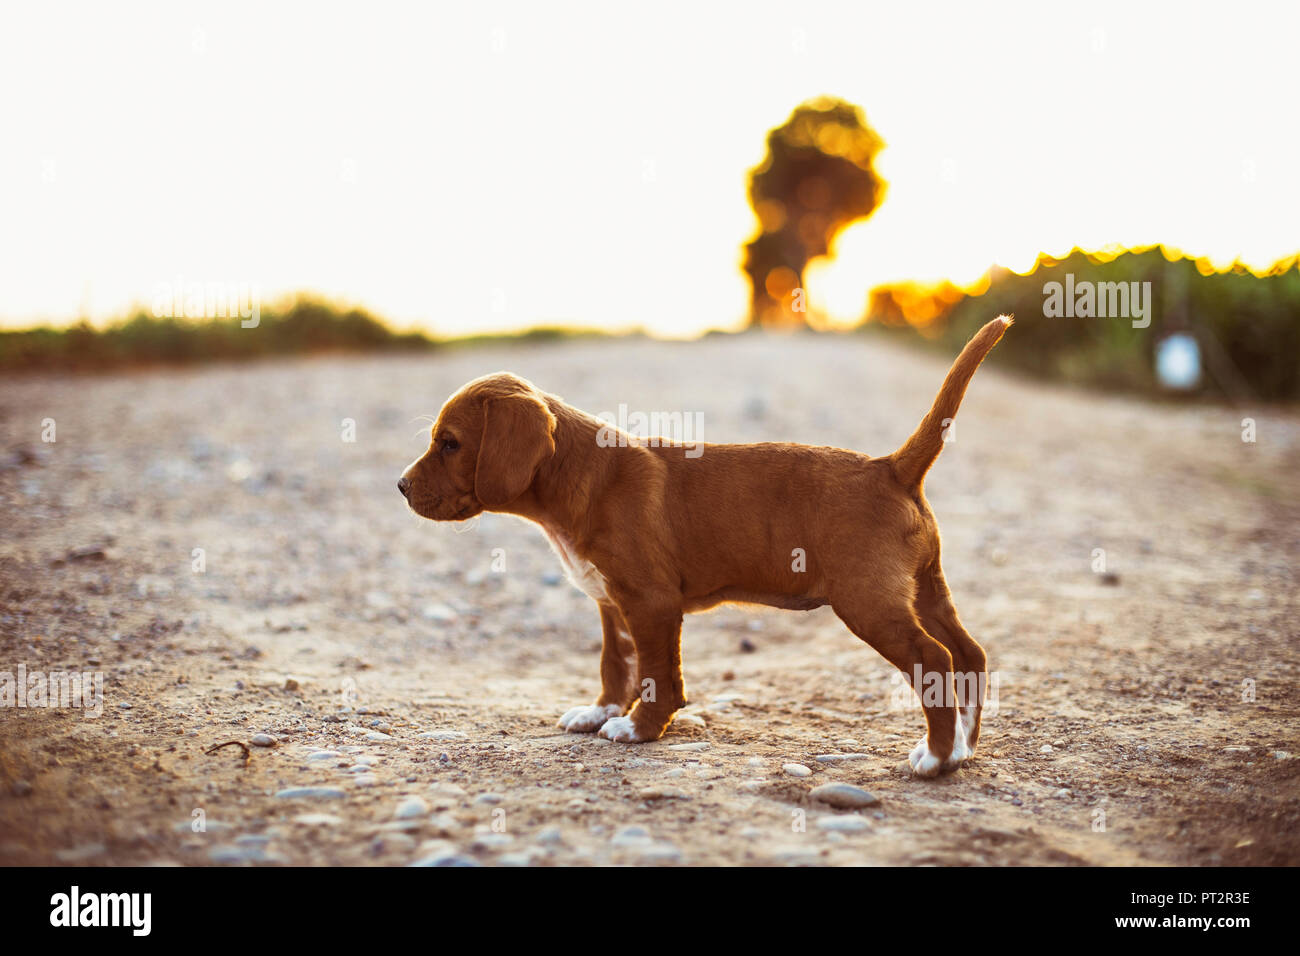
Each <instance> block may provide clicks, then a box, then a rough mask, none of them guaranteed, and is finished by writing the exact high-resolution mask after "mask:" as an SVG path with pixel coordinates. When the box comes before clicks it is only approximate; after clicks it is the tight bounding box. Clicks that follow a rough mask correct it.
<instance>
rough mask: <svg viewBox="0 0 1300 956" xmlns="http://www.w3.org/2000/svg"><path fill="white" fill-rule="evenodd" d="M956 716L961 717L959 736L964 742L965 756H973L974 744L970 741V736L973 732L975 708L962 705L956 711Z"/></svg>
mask: <svg viewBox="0 0 1300 956" xmlns="http://www.w3.org/2000/svg"><path fill="white" fill-rule="evenodd" d="M957 716H958V717H960V718H961V737H962V739H963V740H964V741H965V743H966V754H967V756H970V757H973V756H975V745H974V744H973V743H971V737H972V736H974V734H975V708H974V707H963V708H961V710H959V711H957Z"/></svg>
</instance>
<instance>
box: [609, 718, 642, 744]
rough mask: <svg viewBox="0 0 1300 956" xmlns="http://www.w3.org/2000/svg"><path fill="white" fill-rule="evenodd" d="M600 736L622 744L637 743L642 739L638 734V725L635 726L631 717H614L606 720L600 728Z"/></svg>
mask: <svg viewBox="0 0 1300 956" xmlns="http://www.w3.org/2000/svg"><path fill="white" fill-rule="evenodd" d="M600 736H602V737H605V738H607V739H609V740H612V741H614V742H615V743H620V744H635V743H639V742H640V740H641V738H640V737H638V736H637V734H636V727H635V726H633V724H632V718H631V717H613V718H611V719H609V720H607V721H605V724H604V726H602V727H601V728H600Z"/></svg>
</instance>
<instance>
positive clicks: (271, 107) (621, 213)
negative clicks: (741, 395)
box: [0, 2, 1300, 335]
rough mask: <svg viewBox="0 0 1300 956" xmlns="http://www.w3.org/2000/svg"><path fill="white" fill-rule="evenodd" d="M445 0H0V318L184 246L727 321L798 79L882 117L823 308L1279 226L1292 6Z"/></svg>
mask: <svg viewBox="0 0 1300 956" xmlns="http://www.w3.org/2000/svg"><path fill="white" fill-rule="evenodd" d="M471 6H475V5H471V4H468V3H460V2H452V3H437V4H431V3H426V4H414V3H412V4H382V3H355V4H330V5H326V4H322V3H307V4H301V5H289V4H279V3H264V2H255V3H247V4H245V3H213V4H210V5H209V4H183V3H156V4H143V3H142V4H134V5H131V4H100V3H85V4H57V3H50V4H44V3H42V4H37V3H31V4H6V5H5V6H4V7H3V12H0V137H2V143H3V148H2V149H0V323H3V324H6V325H17V324H30V323H32V322H35V321H44V320H48V321H54V322H63V321H68V320H72V319H74V318H76V317H77V316H79V315H82V314H86V315H89V316H91V317H92V318H94V319H97V320H103V319H107V318H112V317H115V316H118V315H121V314H122V313H124V312H125V311H126V310H127V309H128V308H129V307H130V306H131V305H132V303H139V304H141V305H144V306H145V307H146V308H147V307H148V306H149V304H150V303H151V302H152V301H153V299H154V298H155V296H156V294H157V293H158V292H159V291H160V290H161V289H163V288H165V287H166V285H167V284H175V283H177V281H178V280H179V281H180V282H181V283H183V284H188V283H194V282H203V283H214V282H220V283H225V284H227V286H228V287H231V288H233V287H236V286H240V285H243V286H244V287H248V288H256V289H257V290H258V291H259V292H260V294H261V296H262V298H263V299H264V300H270V299H273V298H275V297H276V296H277V295H279V294H281V293H284V292H288V291H292V290H299V289H303V290H316V291H319V292H322V293H325V294H327V295H329V296H333V297H336V298H339V299H341V300H344V301H346V302H350V303H356V304H361V305H364V306H366V307H369V308H371V309H373V310H375V311H376V312H377V313H379V314H380V315H382V316H384V317H386V318H388V319H390V320H391V321H393V322H394V323H395V324H398V325H400V326H406V325H413V324H420V325H423V326H425V327H428V328H430V329H432V330H434V331H436V332H439V333H463V332H470V331H485V330H497V329H509V328H520V327H525V326H530V325H534V324H538V323H553V322H566V323H574V324H581V325H592V326H610V327H626V326H634V325H640V326H644V327H646V328H649V329H650V330H652V331H655V332H658V333H661V334H666V335H687V334H691V333H695V332H698V331H701V330H703V329H706V328H710V327H735V326H736V325H737V324H739V323H740V322H741V321H742V320H743V318H744V316H745V314H746V309H747V306H748V286H747V283H746V281H745V278H744V276H743V275H742V273H741V272H740V269H739V262H740V256H741V246H742V244H743V243H744V242H745V241H746V240H748V239H749V238H750V237H751V235H752V232H753V230H754V218H753V215H752V213H751V211H750V209H749V205H748V202H747V200H746V195H745V173H746V171H747V170H748V169H749V168H750V167H752V166H753V165H755V164H756V163H757V162H758V161H759V160H760V159H761V158H762V156H763V153H764V138H765V136H766V133H767V131H768V130H769V129H770V128H772V127H773V126H777V125H779V124H781V123H782V122H784V121H785V119H786V118H787V117H788V115H789V113H790V111H791V110H792V109H793V107H794V106H796V105H797V104H798V103H800V102H802V101H803V100H805V99H808V98H811V97H813V96H816V95H818V94H832V95H836V96H840V97H843V98H845V99H848V100H850V101H852V102H855V103H858V104H859V105H861V106H862V107H863V108H864V109H865V111H866V115H867V119H868V121H869V122H870V123H871V124H872V125H873V126H874V127H875V128H876V129H877V130H878V131H879V133H880V134H881V135H882V136H883V137H884V139H885V141H886V142H887V143H888V148H887V149H886V150H885V151H884V152H883V153H881V155H880V157H879V159H878V162H877V168H878V169H879V170H880V171H881V173H882V174H883V175H884V176H885V178H886V179H887V180H889V183H890V186H889V192H888V195H887V198H886V200H885V203H884V205H883V206H881V208H880V209H879V210H878V211H877V213H876V214H875V216H874V217H872V218H871V219H870V220H867V221H866V222H864V223H859V224H858V225H856V226H854V227H852V228H851V229H850V230H848V231H847V232H846V233H844V234H843V236H842V238H841V240H840V243H839V247H838V253H839V257H838V259H837V260H836V261H835V262H834V263H833V264H831V265H829V266H826V267H815V268H813V269H810V271H809V274H808V275H807V277H806V280H807V283H806V284H807V286H808V294H809V297H810V300H811V302H812V304H813V305H814V306H821V307H822V308H824V309H828V310H829V312H830V314H831V315H832V316H834V317H838V318H840V319H846V320H847V319H852V318H856V317H857V316H858V315H860V314H861V312H862V310H863V307H864V305H865V302H866V297H867V293H868V290H869V289H870V288H871V287H872V286H873V285H876V284H880V283H884V282H889V281H896V280H902V279H909V278H912V279H933V278H939V277H945V276H947V277H952V278H954V279H956V280H958V281H970V280H972V279H974V278H975V277H976V276H978V275H979V274H980V273H981V272H983V270H984V269H985V268H986V267H987V266H988V265H989V264H990V263H992V262H998V263H1001V264H1003V265H1007V266H1010V267H1012V268H1018V269H1021V270H1023V269H1024V268H1026V267H1027V266H1028V265H1029V264H1030V263H1032V262H1033V259H1034V256H1035V254H1036V253H1037V252H1038V251H1039V250H1044V251H1048V252H1052V253H1056V254H1063V253H1065V252H1066V251H1068V250H1069V249H1070V248H1071V247H1073V246H1076V245H1078V246H1083V247H1085V248H1098V247H1101V246H1104V245H1107V244H1111V243H1120V244H1123V245H1126V246H1131V245H1139V244H1151V243H1156V242H1164V243H1167V244H1170V245H1173V246H1177V247H1180V248H1182V249H1184V250H1186V251H1188V252H1189V253H1192V254H1195V255H1198V256H1202V255H1206V256H1210V257H1211V258H1212V259H1213V260H1215V261H1216V262H1220V263H1226V262H1228V261H1230V260H1232V259H1233V258H1235V257H1241V258H1242V259H1243V260H1244V261H1246V262H1247V263H1248V264H1251V265H1254V266H1257V267H1263V266H1266V265H1268V264H1270V263H1272V262H1273V261H1275V260H1276V259H1278V258H1281V257H1282V256H1284V255H1288V254H1290V253H1293V252H1295V251H1296V250H1297V248H1300V233H1298V232H1297V225H1298V224H1300V176H1297V171H1300V123H1297V122H1296V112H1295V110H1296V99H1295V98H1296V92H1297V74H1296V59H1295V56H1296V54H1295V43H1296V37H1297V36H1300V12H1298V11H1300V5H1297V4H1293V3H1280V4H1277V5H1276V6H1252V5H1250V4H1246V3H1231V4H1229V3H1220V4H1207V5H1202V6H1197V5H1194V4H1190V3H1176V4H1168V5H1166V6H1163V7H1161V6H1158V5H1156V4H1136V3H1117V4H1109V3H1098V4H1089V5H1077V4H1074V5H1069V6H1068V7H1060V6H1057V5H1054V4H1037V3H1026V4H1023V5H1014V6H1011V5H1006V4H999V3H988V4H985V3H969V2H964V3H952V4H923V3H899V4H890V5H885V4H880V5H877V4H868V3H863V2H843V3H835V4H830V3H811V2H798V3H783V4H764V3H743V4H742V3H733V4H726V5H723V4H713V3H700V2H690V3H682V4H674V3H668V2H660V3H655V4H650V5H644V4H642V5H634V6H628V5H625V4H611V3H592V4H583V5H565V6H564V7H563V9H567V10H568V11H569V12H568V13H566V14H563V15H561V14H560V13H558V12H556V11H557V10H559V9H561V7H559V6H555V5H551V4H536V3H526V2H521V3H504V2H497V3H490V4H485V5H482V6H483V9H476V10H472V9H470V7H471ZM724 7H725V8H724Z"/></svg>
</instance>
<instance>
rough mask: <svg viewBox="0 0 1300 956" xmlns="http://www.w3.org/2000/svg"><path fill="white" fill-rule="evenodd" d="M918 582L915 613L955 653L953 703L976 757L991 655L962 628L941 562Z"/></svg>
mask: <svg viewBox="0 0 1300 956" xmlns="http://www.w3.org/2000/svg"><path fill="white" fill-rule="evenodd" d="M916 583H917V594H916V614H917V617H918V618H919V619H920V621H921V626H922V627H924V628H925V630H926V631H927V632H928V633H929V634H931V635H933V636H934V637H935V639H937V640H938V641H940V642H941V643H942V644H943V646H944V647H946V648H947V649H948V652H949V653H950V654H952V661H953V668H954V670H953V688H954V692H955V696H954V703H955V704H956V705H957V708H958V714H959V716H960V718H961V724H962V730H963V733H964V735H965V742H966V749H967V750H968V751H969V752H970V753H971V754H972V755H973V754H974V753H975V745H976V744H977V743H979V738H980V717H981V715H982V713H983V709H984V698H985V695H986V693H987V692H988V655H987V654H985V653H984V648H983V647H981V646H980V644H979V642H978V641H977V640H975V638H973V637H971V636H970V633H969V632H968V631H967V630H966V628H965V627H963V626H962V623H961V619H960V618H959V617H958V616H957V608H956V607H954V606H953V603H952V593H951V592H950V591H949V590H948V583H947V582H946V581H945V580H944V578H943V571H942V570H941V569H940V567H939V563H938V561H936V562H935V563H934V565H932V566H931V567H929V568H926V569H925V570H924V571H922V572H921V573H920V574H919V575H918V576H917V582H916Z"/></svg>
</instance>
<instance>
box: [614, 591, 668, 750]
mask: <svg viewBox="0 0 1300 956" xmlns="http://www.w3.org/2000/svg"><path fill="white" fill-rule="evenodd" d="M615 600H616V601H617V602H618V606H619V609H620V610H621V611H622V612H623V620H625V621H626V622H627V626H628V629H629V630H630V631H631V633H632V643H633V645H635V647H636V660H637V687H636V689H637V691H638V694H639V696H638V697H637V699H636V703H635V704H633V705H632V710H631V711H630V712H629V713H628V715H627V716H626V717H612V718H610V719H609V720H607V721H606V722H605V724H604V725H603V726H602V727H601V728H600V735H601V736H602V737H607V738H608V739H610V740H614V741H618V742H620V743H641V742H643V741H648V740H658V739H659V738H660V737H662V736H663V733H664V730H666V729H667V727H668V724H669V722H670V721H671V720H672V719H673V714H674V713H675V712H676V711H677V709H678V708H679V707H682V706H684V705H685V704H686V688H685V685H684V683H683V681H682V644H681V638H682V606H681V601H680V599H679V598H678V597H677V596H675V595H672V596H670V595H669V593H668V592H661V593H655V592H650V593H648V594H647V593H642V594H636V595H633V594H619V595H615Z"/></svg>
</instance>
